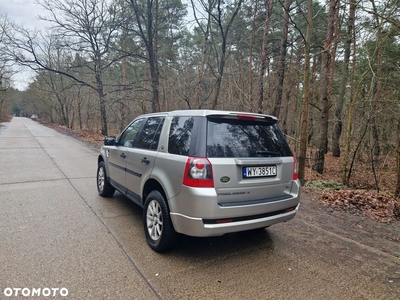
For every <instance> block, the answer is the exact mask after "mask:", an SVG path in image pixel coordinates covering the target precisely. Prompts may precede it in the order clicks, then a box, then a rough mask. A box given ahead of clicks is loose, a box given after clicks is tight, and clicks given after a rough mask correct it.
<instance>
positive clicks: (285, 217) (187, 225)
mask: <svg viewBox="0 0 400 300" xmlns="http://www.w3.org/2000/svg"><path fill="white" fill-rule="evenodd" d="M299 206H300V204H298V205H297V207H296V208H295V209H294V210H292V211H290V212H287V213H282V214H279V215H274V216H271V217H264V218H257V219H251V220H246V221H236V222H229V223H221V224H205V223H204V222H203V219H202V218H193V217H189V216H185V215H182V214H176V213H171V218H172V223H173V224H174V228H175V230H176V231H177V232H180V233H183V234H186V235H190V236H198V237H207V236H220V235H224V234H226V233H231V232H239V231H245V230H251V229H257V228H263V227H268V226H271V225H274V224H277V223H281V222H287V221H289V220H291V219H293V218H294V216H295V215H296V213H297V211H298V209H299Z"/></svg>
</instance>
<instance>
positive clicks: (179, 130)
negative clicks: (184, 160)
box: [168, 117, 194, 156]
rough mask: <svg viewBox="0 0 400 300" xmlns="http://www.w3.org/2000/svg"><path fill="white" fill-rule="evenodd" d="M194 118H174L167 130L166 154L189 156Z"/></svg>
mask: <svg viewBox="0 0 400 300" xmlns="http://www.w3.org/2000/svg"><path fill="white" fill-rule="evenodd" d="M193 124H194V118H193V117H174V118H173V119H172V122H171V128H170V130H169V141H168V152H169V153H172V154H179V155H185V156H187V155H189V148H190V140H191V137H192V130H193Z"/></svg>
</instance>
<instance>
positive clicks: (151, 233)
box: [143, 191, 177, 252]
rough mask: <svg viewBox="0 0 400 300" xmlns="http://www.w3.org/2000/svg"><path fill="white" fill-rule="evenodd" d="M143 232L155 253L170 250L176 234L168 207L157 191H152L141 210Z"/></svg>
mask: <svg viewBox="0 0 400 300" xmlns="http://www.w3.org/2000/svg"><path fill="white" fill-rule="evenodd" d="M143 219H144V220H143V221H144V222H143V223H144V232H145V234H146V239H147V243H148V244H149V246H150V247H151V248H152V249H153V250H154V251H157V252H162V251H166V250H168V249H170V248H172V246H173V244H174V242H175V241H176V237H177V234H176V232H175V229H174V226H173V225H172V221H171V217H170V214H169V209H168V205H167V203H166V201H165V199H164V196H163V195H162V194H161V193H160V192H159V191H152V192H151V193H150V194H149V195H148V196H147V198H146V202H145V204H144V209H143Z"/></svg>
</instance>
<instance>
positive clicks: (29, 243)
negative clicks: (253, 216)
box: [0, 118, 400, 300]
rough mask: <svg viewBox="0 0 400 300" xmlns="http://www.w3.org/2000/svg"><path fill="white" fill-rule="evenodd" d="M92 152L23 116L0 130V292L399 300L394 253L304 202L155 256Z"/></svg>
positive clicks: (399, 265) (6, 295) (135, 214)
mask: <svg viewBox="0 0 400 300" xmlns="http://www.w3.org/2000/svg"><path fill="white" fill-rule="evenodd" d="M97 154H98V153H97V151H96V150H95V149H91V148H90V147H88V146H87V145H85V144H83V143H82V142H79V141H77V140H75V139H73V138H71V137H68V136H66V135H63V134H61V133H58V132H56V131H55V130H53V129H49V128H47V127H45V126H42V125H40V124H39V123H37V122H34V121H32V120H30V119H27V118H13V119H12V121H11V122H9V123H3V124H1V125H0V299H18V298H21V299H26V298H28V299H171V300H172V299H324V300H327V299H385V300H386V299H400V280H399V279H398V278H400V276H398V275H396V274H400V259H399V258H397V257H395V256H392V255H389V254H385V253H383V252H382V251H378V250H377V249H375V248H372V247H368V246H364V245H362V244H359V243H357V242H355V241H353V240H351V239H349V238H345V237H342V236H340V235H337V234H334V233H331V232H329V231H326V230H323V229H322V228H320V227H318V226H315V225H313V224H311V223H309V222H307V218H305V217H303V216H302V212H301V209H300V213H299V214H298V216H296V218H295V219H294V220H292V221H290V222H288V223H285V224H279V225H276V226H272V227H270V228H268V229H262V230H256V231H252V232H245V233H237V234H230V235H226V236H223V237H218V238H192V237H181V238H180V240H179V242H178V243H177V245H176V247H175V248H174V249H173V250H172V251H170V252H168V253H165V254H158V253H155V252H153V251H152V250H150V248H149V247H148V246H147V244H146V241H145V236H144V232H143V228H142V219H141V216H142V211H141V209H139V208H138V207H137V206H135V205H134V204H133V203H131V202H130V201H129V200H128V199H126V198H125V197H123V196H122V195H121V194H118V193H116V194H115V195H114V197H112V198H109V199H106V198H102V197H100V196H98V194H97V191H96V176H95V175H96V168H97V166H96V164H97ZM396 276H397V277H396Z"/></svg>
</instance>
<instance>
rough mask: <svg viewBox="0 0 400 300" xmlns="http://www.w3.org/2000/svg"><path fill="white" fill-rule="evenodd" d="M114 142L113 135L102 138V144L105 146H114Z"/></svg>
mask: <svg viewBox="0 0 400 300" xmlns="http://www.w3.org/2000/svg"><path fill="white" fill-rule="evenodd" d="M115 144H116V139H115V136H107V137H106V138H105V139H104V145H105V146H115Z"/></svg>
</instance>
